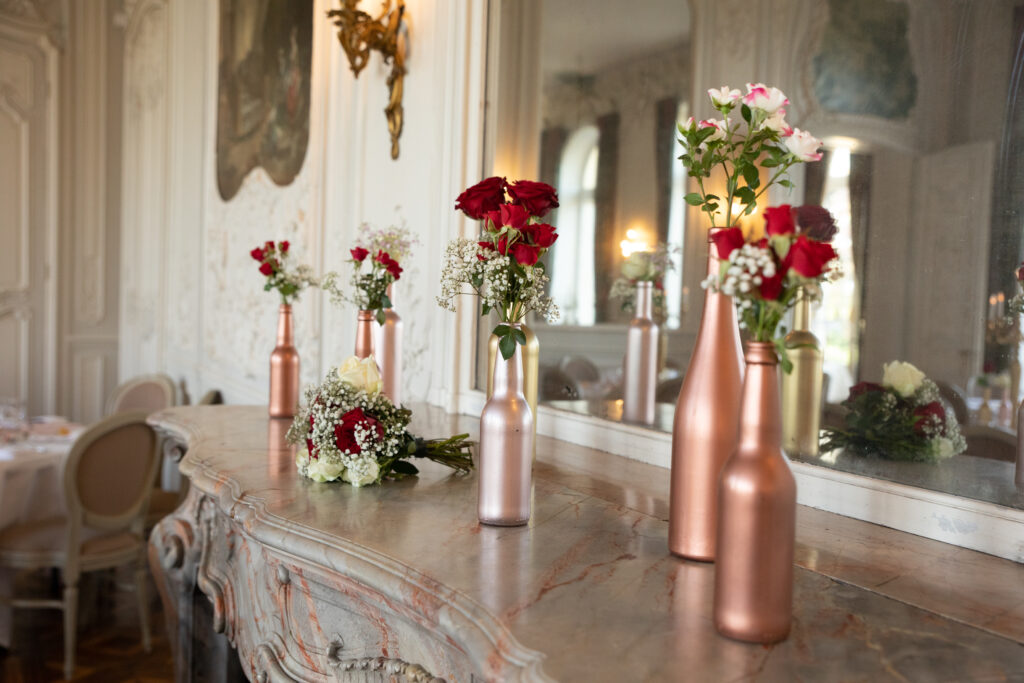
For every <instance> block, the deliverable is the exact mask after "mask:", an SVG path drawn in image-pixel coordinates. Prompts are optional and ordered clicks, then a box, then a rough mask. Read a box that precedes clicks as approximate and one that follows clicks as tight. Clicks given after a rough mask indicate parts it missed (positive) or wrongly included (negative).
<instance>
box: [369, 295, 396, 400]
mask: <svg viewBox="0 0 1024 683" xmlns="http://www.w3.org/2000/svg"><path fill="white" fill-rule="evenodd" d="M391 290H392V287H391V286H388V298H389V299H391V303H392V305H394V298H393V296H394V295H392V293H391ZM373 333H374V340H373V348H374V354H373V355H374V358H376V359H377V366H378V367H379V368H380V377H381V380H382V381H383V382H384V395H385V396H387V397H388V398H390V399H391V402H392V403H394V404H395V405H396V406H400V405H402V319H401V318H400V317H399V316H398V314H397V313H395V309H394V308H385V309H384V322H383V324H380V325H378V324H374V326H373Z"/></svg>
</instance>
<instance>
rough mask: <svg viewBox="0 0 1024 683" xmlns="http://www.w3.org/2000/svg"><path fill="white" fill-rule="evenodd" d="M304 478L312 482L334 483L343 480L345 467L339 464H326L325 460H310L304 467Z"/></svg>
mask: <svg viewBox="0 0 1024 683" xmlns="http://www.w3.org/2000/svg"><path fill="white" fill-rule="evenodd" d="M306 476H308V477H309V478H310V479H312V480H313V481H319V482H325V481H334V480H335V479H338V478H339V477H340V478H342V479H344V478H345V466H344V465H343V464H341V463H340V462H328V461H327V459H326V458H316V459H312V458H311V459H310V461H309V464H308V465H306Z"/></svg>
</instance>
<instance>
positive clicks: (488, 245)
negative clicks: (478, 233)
mask: <svg viewBox="0 0 1024 683" xmlns="http://www.w3.org/2000/svg"><path fill="white" fill-rule="evenodd" d="M476 245H477V246H478V247H480V248H481V249H484V250H485V251H494V244H492V243H491V242H477V243H476Z"/></svg>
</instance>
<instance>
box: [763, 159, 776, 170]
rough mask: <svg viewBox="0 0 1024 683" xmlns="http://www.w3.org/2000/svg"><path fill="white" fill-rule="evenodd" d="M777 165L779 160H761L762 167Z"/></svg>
mask: <svg viewBox="0 0 1024 683" xmlns="http://www.w3.org/2000/svg"><path fill="white" fill-rule="evenodd" d="M778 165H779V162H778V161H777V160H776V159H771V158H768V159H765V160H764V161H762V162H761V166H762V167H764V168H775V167H776V166H778Z"/></svg>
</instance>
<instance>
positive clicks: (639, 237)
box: [619, 228, 653, 258]
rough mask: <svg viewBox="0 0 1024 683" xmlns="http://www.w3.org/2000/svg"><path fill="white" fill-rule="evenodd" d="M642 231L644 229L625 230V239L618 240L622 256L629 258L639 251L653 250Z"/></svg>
mask: <svg viewBox="0 0 1024 683" xmlns="http://www.w3.org/2000/svg"><path fill="white" fill-rule="evenodd" d="M644 232H645V231H644V230H642V229H639V228H630V229H629V230H627V231H626V239H624V240H622V241H621V242H619V247H620V248H621V249H622V258H629V257H630V256H632V255H633V254H635V253H637V252H640V251H652V250H653V247H652V246H651V244H650V242H648V241H647V235H646V234H644Z"/></svg>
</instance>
